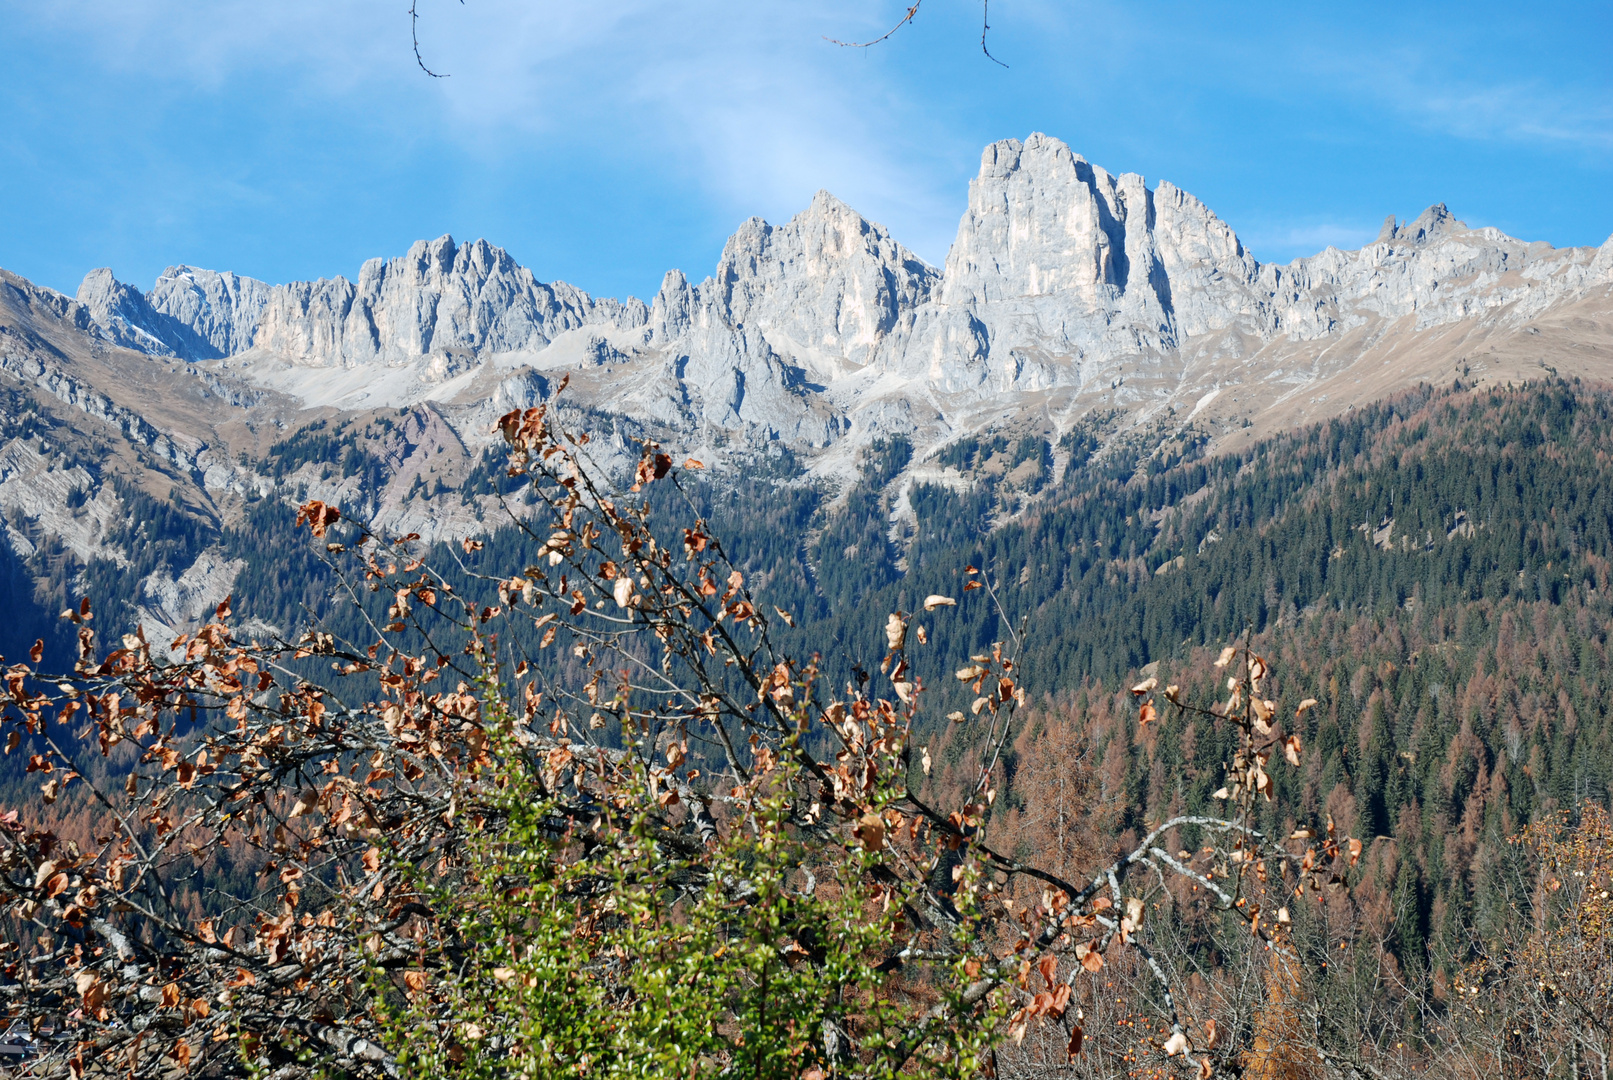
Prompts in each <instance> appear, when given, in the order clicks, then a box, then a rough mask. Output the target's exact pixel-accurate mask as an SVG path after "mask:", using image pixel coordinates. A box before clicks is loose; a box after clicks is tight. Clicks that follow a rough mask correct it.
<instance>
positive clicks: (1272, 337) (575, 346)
mask: <svg viewBox="0 0 1613 1080" xmlns="http://www.w3.org/2000/svg"><path fill="white" fill-rule="evenodd" d="M1610 285H1613V238H1610V240H1609V242H1608V243H1607V244H1604V245H1603V246H1602V247H1601V248H1600V249H1590V248H1577V249H1566V250H1558V249H1554V248H1552V247H1550V246H1549V245H1547V244H1542V243H1526V242H1524V241H1520V240H1515V239H1513V238H1511V237H1508V236H1506V235H1504V234H1502V233H1500V232H1498V231H1496V230H1494V229H1469V228H1468V227H1467V226H1465V225H1464V224H1462V223H1461V222H1460V221H1457V220H1456V219H1455V218H1454V217H1453V216H1452V215H1451V213H1450V211H1449V210H1447V209H1446V208H1445V207H1444V206H1443V205H1440V206H1434V207H1430V208H1429V209H1428V210H1427V211H1425V212H1424V213H1423V214H1422V215H1420V216H1419V217H1418V218H1416V219H1415V220H1414V221H1410V222H1404V223H1397V222H1396V221H1395V219H1394V218H1392V217H1391V218H1390V219H1389V220H1388V221H1387V222H1386V223H1385V224H1384V227H1383V230H1382V232H1381V233H1380V235H1379V237H1378V239H1377V241H1376V242H1374V243H1372V244H1369V245H1367V246H1366V247H1364V248H1362V249H1361V250H1359V251H1350V252H1347V251H1339V250H1337V249H1333V248H1329V249H1327V250H1326V251H1323V252H1322V253H1320V254H1318V255H1316V256H1313V257H1311V258H1307V259H1299V260H1296V261H1294V262H1292V263H1289V264H1287V265H1284V266H1276V265H1262V264H1261V263H1259V262H1258V261H1257V260H1256V259H1255V258H1254V256H1253V255H1252V254H1250V252H1249V251H1248V250H1247V249H1245V248H1244V246H1243V244H1242V243H1241V241H1239V239H1238V237H1237V235H1236V234H1235V233H1234V232H1233V230H1232V229H1231V228H1230V227H1229V226H1228V225H1227V224H1226V223H1225V222H1224V221H1222V220H1221V219H1220V218H1218V217H1217V216H1216V215H1215V214H1214V213H1213V212H1211V211H1210V209H1209V208H1208V207H1206V206H1205V205H1204V204H1203V203H1201V202H1200V201H1199V200H1198V199H1196V198H1194V197H1193V196H1192V195H1190V194H1188V193H1187V192H1184V191H1182V190H1181V189H1179V188H1177V187H1175V186H1174V185H1172V184H1170V183H1169V182H1163V181H1162V182H1160V183H1159V184H1157V185H1156V186H1155V187H1154V188H1152V189H1151V188H1149V187H1148V186H1147V184H1146V183H1145V182H1144V180H1143V178H1142V177H1141V176H1138V175H1137V174H1135V173H1123V174H1120V175H1118V176H1117V175H1114V174H1111V173H1109V172H1107V171H1106V170H1104V169H1102V168H1100V167H1098V166H1096V165H1093V164H1091V163H1089V162H1087V161H1086V160H1085V159H1084V158H1082V157H1081V156H1080V155H1078V154H1075V153H1074V152H1072V151H1071V149H1070V148H1069V147H1068V146H1066V145H1065V144H1064V143H1062V142H1060V141H1059V140H1057V139H1053V138H1049V137H1047V136H1044V135H1039V134H1037V135H1032V136H1031V137H1030V138H1028V139H1026V140H1025V141H1023V142H1021V141H1019V140H1017V139H1008V140H1004V141H1002V142H997V143H993V144H992V145H991V146H988V147H987V148H986V149H985V152H984V153H983V155H982V157H981V164H980V172H979V174H978V176H977V177H976V178H975V179H974V180H973V181H972V182H971V183H970V187H969V205H968V209H967V210H966V211H965V213H964V215H963V218H962V220H961V222H960V223H959V227H958V234H957V239H956V241H955V242H954V244H953V245H952V249H951V251H950V253H949V255H948V257H947V260H946V267H945V270H944V272H943V271H938V270H936V269H935V268H933V267H930V266H927V265H926V264H925V263H924V262H923V260H921V259H919V258H918V257H917V256H915V255H914V254H913V253H912V252H910V251H908V250H907V249H905V248H904V247H902V246H901V245H900V244H899V243H897V242H896V240H895V239H894V238H892V237H891V235H890V234H889V233H888V232H887V231H886V230H885V229H883V228H882V227H880V226H879V225H876V224H874V223H872V222H870V221H868V220H867V219H865V218H864V217H862V216H861V215H860V214H858V213H857V212H856V211H854V210H852V209H851V208H849V207H847V206H846V205H845V204H843V203H841V202H840V201H839V200H837V199H835V198H834V197H833V196H831V195H829V194H828V193H827V192H819V193H818V194H817V196H816V197H814V199H813V200H812V202H811V204H810V205H809V206H808V207H807V208H806V209H805V210H804V211H802V213H800V214H799V215H797V216H796V217H795V218H793V219H791V220H790V221H789V222H787V223H785V224H783V225H778V226H774V225H769V224H768V223H766V222H764V221H762V220H760V219H757V218H753V219H751V220H750V221H747V222H745V223H744V224H743V225H741V226H740V228H739V230H738V231H737V232H736V233H735V234H734V235H733V236H732V237H731V238H730V239H729V241H728V243H727V245H726V246H725V247H724V249H723V253H722V257H721V259H720V260H719V262H718V265H717V269H716V273H715V274H714V275H713V276H711V277H710V278H707V279H706V280H704V281H702V282H700V283H698V284H696V283H693V282H691V281H689V280H688V279H687V278H686V277H685V276H684V275H683V274H682V273H680V272H678V271H671V272H669V273H668V274H667V275H666V278H665V280H664V281H663V283H662V286H661V289H660V291H659V292H658V293H657V294H656V296H655V297H654V298H653V299H652V300H651V302H650V303H649V304H645V303H643V302H641V301H639V300H634V299H629V300H627V301H626V302H618V301H615V300H597V299H594V298H592V297H590V296H589V295H588V294H586V293H584V292H582V291H581V290H578V289H576V288H573V287H572V286H570V285H566V284H564V283H563V282H556V283H553V284H545V283H543V282H540V281H538V280H537V279H536V278H535V277H534V276H533V274H532V273H531V271H529V270H527V269H526V268H524V267H522V266H520V265H518V264H517V263H516V262H515V261H514V260H513V259H512V258H511V257H510V256H509V254H508V253H506V252H505V251H503V250H502V249H500V248H497V247H494V246H492V245H491V244H488V243H487V242H486V241H484V240H477V241H474V242H472V243H468V244H456V243H455V242H454V241H453V239H452V238H450V237H447V236H443V237H440V238H438V239H437V240H434V241H430V242H426V241H421V242H418V243H416V244H415V245H414V246H413V247H411V248H410V249H409V252H408V253H407V254H406V255H404V256H402V257H401V258H394V259H389V260H382V259H372V260H370V261H369V262H367V263H365V264H364V266H363V267H362V268H361V269H360V271H359V273H358V276H357V280H356V281H349V280H347V279H346V278H341V277H337V278H332V279H321V280H319V281H312V282H295V283H292V284H288V285H276V286H269V285H265V284H264V283H262V282H259V281H254V280H253V279H250V278H243V277H239V276H237V275H234V274H228V273H215V272H213V271H207V270H199V269H196V268H194V267H188V266H178V267H173V268H171V269H170V270H168V271H167V272H166V273H165V274H164V275H163V277H162V278H160V279H159V280H158V282H157V285H156V287H155V288H154V289H153V290H152V291H151V293H149V294H145V295H142V294H141V293H140V292H139V291H138V290H135V289H132V288H130V287H128V286H126V285H122V284H120V283H118V282H117V281H115V280H114V279H113V278H112V276H111V274H110V273H109V272H107V271H95V272H93V273H92V274H91V275H90V276H89V277H88V278H86V279H85V284H84V286H83V287H82V288H81V289H80V293H79V300H80V303H81V304H82V305H83V307H84V309H85V310H86V311H87V312H88V313H89V317H90V319H91V320H92V321H93V323H94V324H95V326H97V327H98V328H99V332H100V333H101V335H102V336H103V337H104V338H106V339H108V340H111V341H113V342H115V343H117V344H121V345H125V346H128V347H131V348H136V349H140V350H142V351H145V352H148V353H152V354H156V355H168V356H177V357H182V358H185V359H189V360H207V359H211V358H219V357H240V358H241V365H240V368H239V369H240V370H243V371H244V372H245V373H246V374H247V376H248V377H249V378H260V379H261V380H262V381H263V385H265V386H269V385H272V386H274V387H275V388H278V389H281V390H285V391H288V392H290V393H292V394H294V395H296V396H299V397H301V398H302V399H303V400H305V401H308V402H310V403H319V404H331V405H336V406H338V407H352V408H356V407H360V405H361V404H362V405H370V404H377V403H383V402H384V403H386V404H392V405H399V404H410V403H413V402H416V401H420V400H425V399H432V400H439V401H447V400H456V401H459V403H460V404H462V405H470V404H474V403H473V402H471V401H470V400H469V399H467V398H465V396H464V395H466V394H470V395H472V396H473V397H474V396H475V395H476V394H480V395H481V397H480V398H479V399H477V400H478V401H480V403H481V404H480V405H478V406H477V408H476V409H473V410H472V411H473V412H475V414H476V415H477V416H478V417H482V414H483V413H485V412H486V411H487V408H488V407H490V405H491V404H497V403H499V402H504V401H506V400H508V401H514V400H516V399H520V400H527V399H528V398H531V397H532V391H531V387H533V386H536V385H538V384H539V383H541V384H542V385H543V386H544V387H547V386H548V385H549V380H550V379H551V377H552V373H554V372H557V371H570V372H573V373H574V374H575V382H574V385H575V386H576V387H577V389H576V390H574V391H573V393H575V394H578V395H580V396H581V397H582V398H583V400H585V401H586V402H588V403H590V404H592V405H594V406H596V407H598V408H601V409H604V410H606V411H615V412H622V413H624V414H629V413H630V414H632V415H635V416H637V417H640V418H644V419H648V420H651V421H654V422H656V423H659V424H662V425H665V426H666V427H668V428H670V429H673V430H677V431H682V432H683V433H684V434H685V435H686V436H688V437H689V438H691V439H696V440H698V439H700V438H703V437H704V436H702V435H701V434H700V433H701V432H703V431H709V430H712V429H717V430H721V431H725V432H728V433H730V435H731V434H732V433H741V434H742V435H743V436H744V437H745V438H746V439H749V440H752V441H754V440H762V441H767V440H774V439H777V440H783V441H785V442H786V443H789V444H791V445H793V446H796V447H798V448H801V449H805V450H811V449H813V448H823V447H826V446H828V445H830V444H832V443H835V442H836V441H837V440H839V439H840V438H841V437H842V436H843V435H845V434H846V433H848V432H853V433H860V435H861V436H862V437H863V438H871V437H874V436H875V435H878V434H880V433H883V432H893V431H906V432H913V431H918V430H920V429H924V430H927V431H929V432H930V434H931V435H933V436H935V437H936V438H941V439H944V438H945V437H946V436H947V434H948V433H950V432H956V431H957V430H959V429H960V428H965V427H968V426H970V425H971V424H974V425H978V424H982V423H985V424H990V423H1002V422H1005V421H1006V420H1008V419H1010V418H1012V417H1013V416H1014V415H1016V414H1017V413H1018V412H1022V411H1023V409H1024V408H1026V407H1028V405H1029V404H1031V403H1035V402H1042V403H1044V404H1045V403H1046V402H1048V401H1052V400H1053V399H1054V398H1057V399H1058V402H1059V404H1058V408H1059V409H1060V410H1061V411H1062V413H1063V414H1065V415H1072V416H1073V415H1078V414H1079V413H1081V412H1083V411H1085V410H1087V409H1090V408H1091V407H1092V406H1093V405H1095V404H1097V403H1099V402H1100V401H1104V402H1107V403H1109V404H1111V405H1124V406H1127V407H1129V408H1142V409H1143V410H1144V412H1148V411H1149V410H1153V409H1158V408H1163V407H1165V406H1167V405H1169V404H1170V402H1171V401H1172V399H1181V400H1183V401H1187V402H1191V403H1192V404H1193V409H1194V412H1195V414H1197V413H1198V412H1200V411H1201V410H1203V409H1205V408H1206V407H1207V403H1208V402H1209V401H1210V400H1211V399H1213V398H1214V397H1215V395H1216V394H1217V393H1219V389H1220V388H1221V387H1222V386H1229V385H1239V384H1244V383H1246V382H1247V381H1248V380H1251V379H1256V380H1258V379H1259V378H1261V374H1260V371H1259V370H1254V369H1249V368H1248V363H1249V358H1250V357H1251V356H1259V357H1260V358H1261V364H1262V365H1263V368H1264V370H1265V371H1266V372H1267V373H1270V374H1271V377H1272V378H1273V379H1278V378H1280V379H1282V380H1286V383H1285V385H1288V384H1293V380H1294V379H1295V378H1296V377H1298V378H1301V380H1302V381H1305V382H1307V384H1314V385H1318V386H1319V385H1321V383H1323V382H1326V381H1327V380H1328V379H1331V378H1338V377H1340V374H1341V372H1343V371H1345V370H1346V369H1348V368H1349V367H1350V366H1351V365H1352V364H1356V363H1359V362H1362V357H1363V356H1365V355H1366V354H1367V353H1368V352H1370V351H1371V349H1373V348H1374V347H1377V346H1378V345H1381V343H1382V342H1384V341H1386V340H1388V338H1389V337H1393V336H1394V335H1404V334H1413V335H1415V334H1425V335H1426V333H1427V332H1430V331H1435V330H1438V329H1439V328H1442V327H1448V326H1452V325H1455V324H1465V323H1468V322H1471V323H1472V325H1473V326H1475V327H1483V328H1484V332H1485V333H1499V332H1507V331H1517V330H1519V329H1520V328H1522V327H1523V326H1524V325H1525V324H1526V323H1529V322H1530V320H1534V319H1536V318H1538V317H1540V316H1541V315H1542V313H1545V312H1547V311H1549V310H1551V309H1553V308H1554V307H1557V306H1560V305H1563V304H1568V303H1574V302H1578V301H1579V300H1582V299H1584V298H1586V297H1605V296H1606V295H1607V293H1608V290H1609V286H1610ZM1395 340H1398V338H1396V339H1395ZM1418 340H1420V341H1425V342H1426V341H1432V340H1434V338H1432V337H1427V336H1425V337H1424V338H1420V339H1418ZM488 365H491V368H492V369H496V370H497V371H498V375H497V376H496V377H493V376H489V377H487V378H481V377H480V376H476V375H475V372H477V371H479V370H480V369H481V368H482V367H484V366H488ZM1413 367H1415V365H1413ZM509 369H514V370H509ZM521 369H526V371H527V373H526V374H522V373H521ZM1397 370H1399V369H1397ZM1419 370H1420V369H1419ZM336 371H341V372H347V373H350V374H336V373H335V372H336ZM366 371H373V372H375V373H376V374H375V375H374V376H373V378H365V377H359V373H361V372H366ZM1296 371H1299V372H1301V373H1302V374H1301V375H1299V376H1296V375H1295V372H1296ZM1405 371H1406V372H1407V377H1408V378H1410V377H1412V376H1413V375H1415V374H1416V372H1414V371H1413V370H1412V368H1405ZM321 372H330V374H321ZM391 372H397V373H399V374H397V375H393V374H389V373H391ZM539 372H542V373H545V374H543V375H541V376H540V375H539V374H538V373H539ZM1610 374H1613V373H1610ZM534 380H537V381H536V382H534ZM1293 385H1297V384H1293ZM475 387H482V388H483V389H481V390H477V389H475ZM544 392H545V393H546V392H547V390H545V391H544ZM455 395H459V396H458V397H457V398H456V397H455ZM1027 395H1029V396H1028V397H1027ZM1048 395H1053V397H1052V398H1049V397H1048ZM1206 395H1208V396H1206ZM495 399H497V400H496V401H495ZM1235 399H1236V395H1229V398H1228V400H1229V401H1231V400H1235ZM1036 407H1042V406H1041V405H1037V406H1036ZM1218 408H1219V406H1218ZM1214 411H1215V410H1212V412H1214ZM994 418H995V419H994ZM478 422H481V420H478ZM1059 422H1060V421H1055V425H1054V426H1057V425H1058V423H1059ZM727 437H730V436H724V438H727Z"/></svg>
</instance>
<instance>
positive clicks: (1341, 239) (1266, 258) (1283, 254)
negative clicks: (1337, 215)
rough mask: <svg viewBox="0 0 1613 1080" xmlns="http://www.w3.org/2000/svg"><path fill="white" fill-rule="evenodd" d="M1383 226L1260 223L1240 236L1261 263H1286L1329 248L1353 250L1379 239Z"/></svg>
mask: <svg viewBox="0 0 1613 1080" xmlns="http://www.w3.org/2000/svg"><path fill="white" fill-rule="evenodd" d="M1380 227H1381V226H1374V227H1371V228H1368V227H1366V226H1364V225H1337V224H1333V223H1328V222H1324V223H1321V224H1305V225H1280V224H1279V225H1266V226H1256V227H1255V228H1254V229H1252V230H1250V231H1249V232H1247V233H1240V234H1239V239H1241V240H1242V241H1243V242H1244V246H1246V247H1247V248H1248V249H1249V250H1250V251H1252V252H1254V254H1255V257H1256V258H1257V259H1259V260H1260V261H1261V262H1278V263H1286V262H1291V261H1293V260H1294V259H1300V258H1304V257H1305V256H1308V255H1315V254H1317V253H1318V252H1320V251H1322V250H1323V249H1324V248H1329V247H1336V248H1339V249H1341V250H1343V251H1353V250H1355V249H1356V248H1359V247H1362V246H1364V245H1366V244H1370V243H1371V242H1372V241H1373V240H1375V239H1377V236H1378V229H1379V228H1380Z"/></svg>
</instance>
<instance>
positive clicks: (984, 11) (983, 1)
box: [460, 0, 1008, 67]
mask: <svg viewBox="0 0 1613 1080" xmlns="http://www.w3.org/2000/svg"><path fill="white" fill-rule="evenodd" d="M460 2H461V3H463V2H464V0H460ZM990 29H991V0H980V51H981V52H983V53H985V54H986V59H987V60H990V61H991V62H992V63H993V64H1001V65H1002V66H1003V67H1007V66H1008V65H1007V64H1004V63H1003V62H1002V61H1001V60H999V59H997V58H996V57H995V56H993V55H991V50H990V49H989V48H987V47H986V33H987V32H988V31H989V30H990Z"/></svg>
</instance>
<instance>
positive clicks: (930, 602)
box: [924, 594, 958, 611]
mask: <svg viewBox="0 0 1613 1080" xmlns="http://www.w3.org/2000/svg"><path fill="white" fill-rule="evenodd" d="M957 606H958V602H957V601H956V600H954V599H953V598H952V597H950V596H941V595H939V594H937V595H932V596H926V597H925V598H924V610H925V611H934V610H935V609H936V608H938V607H957Z"/></svg>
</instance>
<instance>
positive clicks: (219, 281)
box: [147, 266, 270, 360]
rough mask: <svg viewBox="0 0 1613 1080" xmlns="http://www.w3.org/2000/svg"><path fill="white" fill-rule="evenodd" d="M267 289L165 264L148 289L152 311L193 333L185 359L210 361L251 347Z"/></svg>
mask: <svg viewBox="0 0 1613 1080" xmlns="http://www.w3.org/2000/svg"><path fill="white" fill-rule="evenodd" d="M269 293H270V287H269V286H268V285H265V284H264V283H263V282H261V281H258V280H257V279H255V278H249V277H241V276H240V275H239V274H232V273H229V272H225V273H222V274H221V273H218V272H216V271H213V270H200V269H197V268H196V267H194V266H170V267H169V268H168V269H167V270H165V271H163V275H162V277H160V278H158V279H157V284H156V285H155V286H154V287H153V288H152V290H151V292H150V294H148V296H147V299H148V300H149V301H150V303H151V307H152V308H153V309H154V310H155V311H157V312H160V313H161V314H163V315H166V316H168V317H169V318H171V319H173V320H175V321H176V322H179V323H182V324H184V325H185V326H186V327H188V328H189V329H190V330H191V332H192V333H193V334H194V335H195V341H196V344H195V346H193V350H192V351H191V352H188V353H185V354H183V355H184V356H185V358H186V359H189V360H202V359H214V358H217V357H221V356H231V355H233V354H235V353H238V352H245V351H246V350H247V349H250V348H251V347H252V338H253V336H254V335H255V334H256V333H257V328H258V322H259V320H260V319H262V317H263V309H264V308H265V307H267V306H268V303H269Z"/></svg>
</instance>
